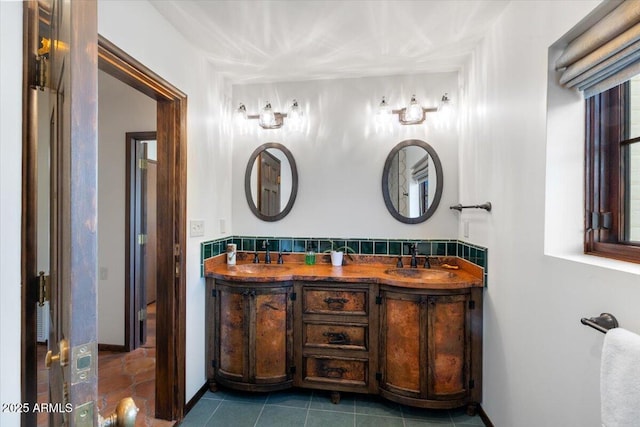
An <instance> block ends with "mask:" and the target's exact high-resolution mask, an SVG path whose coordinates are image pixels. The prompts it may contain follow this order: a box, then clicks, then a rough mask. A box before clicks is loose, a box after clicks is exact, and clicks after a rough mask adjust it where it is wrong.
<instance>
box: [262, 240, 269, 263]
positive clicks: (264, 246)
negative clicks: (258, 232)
mask: <svg viewBox="0 0 640 427" xmlns="http://www.w3.org/2000/svg"><path fill="white" fill-rule="evenodd" d="M262 249H266V253H265V254H264V263H265V264H271V254H270V253H269V241H268V240H263V241H262Z"/></svg>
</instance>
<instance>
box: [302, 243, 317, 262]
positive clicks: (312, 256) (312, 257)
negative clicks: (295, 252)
mask: <svg viewBox="0 0 640 427" xmlns="http://www.w3.org/2000/svg"><path fill="white" fill-rule="evenodd" d="M304 263H305V264H307V265H314V264H315V263H316V253H315V251H314V250H313V245H312V244H311V243H309V245H308V246H307V253H306V254H305V256H304Z"/></svg>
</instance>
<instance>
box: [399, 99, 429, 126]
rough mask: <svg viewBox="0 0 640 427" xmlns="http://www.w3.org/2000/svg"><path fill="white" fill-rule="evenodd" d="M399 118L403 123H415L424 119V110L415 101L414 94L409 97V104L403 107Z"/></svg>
mask: <svg viewBox="0 0 640 427" xmlns="http://www.w3.org/2000/svg"><path fill="white" fill-rule="evenodd" d="M400 118H401V122H403V124H417V123H422V122H423V121H424V110H423V109H422V106H421V105H420V104H418V101H416V96H415V95H413V96H412V97H411V101H410V102H409V105H407V107H406V108H405V109H404V112H403V114H402V116H401V117H400Z"/></svg>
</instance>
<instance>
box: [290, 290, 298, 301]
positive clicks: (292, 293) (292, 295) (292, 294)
mask: <svg viewBox="0 0 640 427" xmlns="http://www.w3.org/2000/svg"><path fill="white" fill-rule="evenodd" d="M296 298H298V295H296V293H295V292H291V301H295V300H296Z"/></svg>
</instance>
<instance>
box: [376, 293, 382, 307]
mask: <svg viewBox="0 0 640 427" xmlns="http://www.w3.org/2000/svg"><path fill="white" fill-rule="evenodd" d="M376 304H377V305H380V304H382V297H381V296H380V295H378V296H377V297H376Z"/></svg>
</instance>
